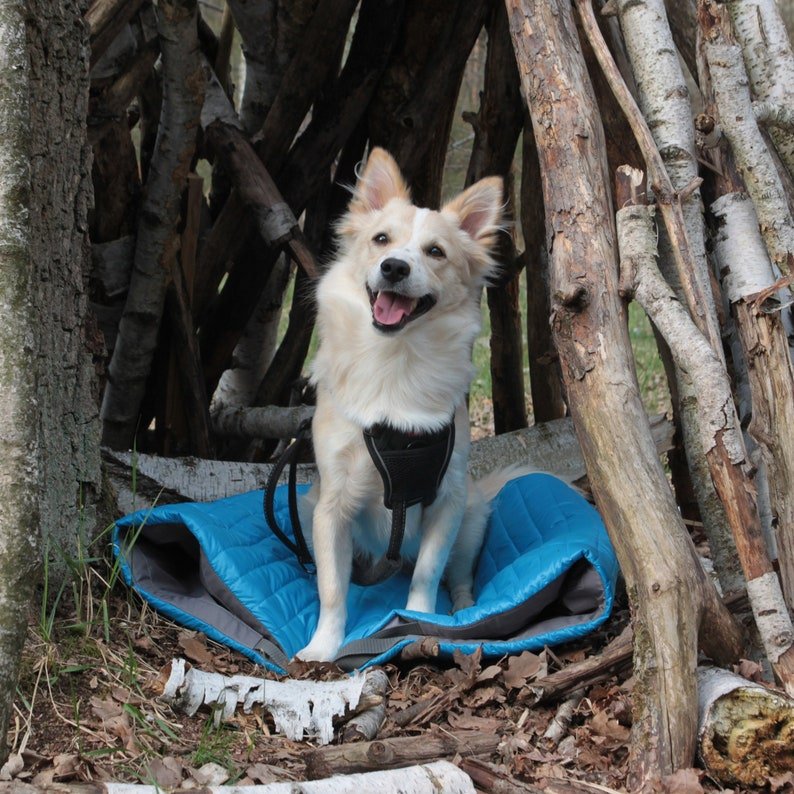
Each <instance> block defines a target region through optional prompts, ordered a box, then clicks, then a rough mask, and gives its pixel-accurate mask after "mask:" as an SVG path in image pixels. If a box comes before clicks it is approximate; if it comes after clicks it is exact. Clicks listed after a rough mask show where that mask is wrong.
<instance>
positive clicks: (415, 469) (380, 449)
mask: <svg viewBox="0 0 794 794" xmlns="http://www.w3.org/2000/svg"><path fill="white" fill-rule="evenodd" d="M308 424H309V423H308V422H304V423H303V425H301V428H300V430H299V431H298V435H297V436H296V437H295V441H293V443H292V444H290V446H289V447H287V449H286V450H285V451H284V452H283V454H282V455H281V457H280V458H279V459H278V461H277V462H276V464H275V465H274V466H273V469H272V470H271V472H270V476H269V477H268V481H267V487H266V488H265V519H266V520H267V523H268V525H269V526H270V528H271V529H272V530H273V532H274V534H275V535H276V536H277V537H278V538H279V540H281V542H282V543H284V545H286V546H287V547H288V548H289V549H291V550H292V551H293V552H294V553H295V555H296V556H297V557H298V562H300V564H301V566H302V567H303V569H304V570H308V568H307V565H310V564H313V563H312V557H311V554H310V553H309V549H308V547H307V545H306V539H305V538H304V536H303V529H302V528H301V524H300V518H299V516H298V509H297V495H296V489H295V482H296V477H295V473H296V470H297V461H298V457H299V456H300V453H301V452H302V450H303V445H304V444H305V442H306V435H307V433H308ZM364 443H365V444H366V447H367V451H368V452H369V454H370V457H371V458H372V462H373V463H374V464H375V468H377V470H378V473H379V474H380V476H381V480H382V481H383V504H384V506H385V507H386V508H387V509H389V510H391V511H392V525H391V535H390V537H389V546H388V549H387V550H386V554H385V555H384V556H383V557H381V558H380V559H379V560H377V561H376V562H375V563H374V564H373V565H371V566H368V567H366V568H364V567H363V566H361V565H360V564H357V562H356V561H355V560H354V562H353V574H352V581H353V582H354V583H355V584H359V585H372V584H378V583H379V582H383V581H385V580H386V579H388V578H389V577H390V576H392V575H394V574H395V573H396V572H397V571H399V570H400V568H401V567H402V557H401V556H400V548H401V546H402V542H403V537H404V535H405V516H406V513H407V510H408V508H409V507H412V506H413V505H417V504H420V503H421V504H423V505H424V506H428V505H430V504H432V503H433V501H434V500H435V498H436V494H437V492H438V488H439V486H440V485H441V480H442V479H443V478H444V474H446V471H447V467H448V466H449V461H450V458H451V457H452V450H453V449H454V447H455V423H454V418H453V419H452V420H450V422H449V423H448V424H447V425H445V426H444V427H443V428H441V430H438V431H436V432H434V433H405V432H403V431H401V430H396V429H394V428H393V427H390V426H388V425H384V424H380V425H375V427H373V428H370V429H369V430H365V431H364ZM287 463H289V466H290V470H289V486H288V492H287V496H288V502H289V512H290V521H291V522H292V530H293V533H294V535H295V542H294V543H293V542H292V541H291V540H290V539H289V538H288V537H287V536H286V534H285V533H284V532H283V531H282V529H281V528H280V527H279V526H278V522H277V521H276V516H275V511H274V506H273V504H274V498H275V491H276V484H277V483H278V479H279V477H280V476H281V472H282V471H283V470H284V466H285V465H287Z"/></svg>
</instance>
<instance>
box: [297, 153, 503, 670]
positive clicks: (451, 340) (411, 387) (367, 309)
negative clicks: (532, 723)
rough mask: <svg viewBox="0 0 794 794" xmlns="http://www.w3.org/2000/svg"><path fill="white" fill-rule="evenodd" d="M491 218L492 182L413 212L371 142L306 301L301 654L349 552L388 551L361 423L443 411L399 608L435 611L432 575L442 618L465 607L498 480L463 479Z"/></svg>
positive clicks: (430, 418)
mask: <svg viewBox="0 0 794 794" xmlns="http://www.w3.org/2000/svg"><path fill="white" fill-rule="evenodd" d="M502 211H503V183H502V179H501V178H500V177H488V178H486V179H483V180H481V181H479V182H477V183H476V184H474V185H473V186H471V187H469V188H468V189H467V190H465V191H464V192H463V193H461V194H460V195H459V196H457V197H456V198H454V199H453V200H452V201H450V202H449V203H447V204H446V205H444V207H442V209H441V210H440V211H434V210H430V209H426V208H420V207H417V206H415V205H414V204H413V203H412V202H411V197H410V193H409V189H408V187H407V185H406V182H405V180H404V178H403V176H402V174H401V173H400V169H399V168H398V166H397V163H396V162H395V161H394V159H393V158H392V157H391V155H389V154H388V153H387V152H386V151H385V150H383V149H380V148H374V149H373V150H372V151H371V153H370V155H369V158H368V159H367V162H366V165H365V166H364V168H363V171H362V172H361V174H360V176H359V179H358V181H357V183H356V185H355V187H354V189H353V195H352V199H351V201H350V204H349V207H348V210H347V212H346V214H345V215H344V216H343V217H342V218H341V221H340V223H339V225H338V228H337V236H338V246H339V248H338V252H337V256H336V258H335V260H334V261H333V262H332V263H331V264H330V266H329V267H328V269H327V270H326V271H325V273H324V274H323V276H322V277H321V279H320V280H319V284H318V286H317V293H316V298H317V327H318V332H319V347H318V350H317V354H316V358H315V360H314V363H313V366H312V372H311V380H312V382H313V384H314V386H315V388H316V394H317V407H316V411H315V414H314V418H313V422H312V435H313V439H314V447H315V456H316V461H317V469H318V474H319V479H318V480H317V481H316V482H315V483H314V484H313V486H312V488H311V490H310V492H309V494H307V496H306V497H304V499H303V501H302V503H301V505H300V513H301V519H302V523H303V525H304V526H305V527H308V526H309V525H311V533H310V538H311V547H312V549H313V554H314V559H315V563H316V567H317V585H318V591H319V598H320V615H319V620H318V624H317V628H316V631H315V633H314V635H313V636H312V639H311V641H310V642H309V644H308V645H307V646H306V647H305V648H304V649H303V650H301V651H299V652H298V654H297V657H298V658H300V659H303V660H306V661H310V660H314V661H328V660H332V659H333V658H334V657H335V655H336V654H337V652H338V650H339V648H340V646H341V644H342V641H343V638H344V636H345V623H346V619H347V612H346V600H347V594H348V588H349V584H350V579H351V570H352V561H353V557H354V553H355V554H356V555H359V556H365V557H367V556H368V557H369V558H371V559H373V560H374V559H378V558H379V557H380V556H381V555H382V554H383V553H384V551H385V549H386V547H387V544H388V543H389V537H390V530H391V520H392V516H391V511H390V510H387V509H386V507H384V504H383V497H384V491H383V483H382V481H381V477H380V475H379V474H378V471H377V469H376V467H375V464H374V463H373V460H372V459H371V457H370V454H369V453H368V451H367V448H366V446H365V442H364V436H363V433H364V431H365V430H367V429H368V428H372V427H373V426H378V425H383V424H387V425H388V426H389V427H392V428H395V429H396V430H399V431H403V432H408V433H431V432H434V431H438V430H439V429H441V428H443V427H445V426H447V425H448V424H449V423H450V420H451V419H452V418H453V417H454V429H455V434H454V439H455V440H454V447H453V448H452V452H451V457H450V458H449V464H448V467H447V469H446V472H445V474H444V476H443V479H442V480H441V482H440V485H439V487H438V489H437V492H436V495H435V499H434V501H432V503H431V504H429V505H428V506H423V505H422V504H417V505H415V506H413V507H410V508H409V509H408V511H407V517H406V522H405V536H404V539H403V544H402V549H401V556H402V558H403V559H404V560H410V561H413V562H414V565H413V574H412V578H411V585H410V590H409V595H408V601H407V604H405V607H406V609H408V610H413V611H416V612H433V611H435V603H436V596H437V593H438V587H439V584H440V581H441V578H442V574H443V575H444V576H445V579H446V584H447V587H448V589H449V591H450V594H451V597H452V601H453V610H458V609H462V608H464V607H467V606H470V605H471V604H472V603H473V596H472V587H473V577H474V566H475V563H476V560H477V557H478V555H479V552H480V550H481V546H482V542H483V536H484V532H485V526H486V523H487V519H488V513H489V507H488V501H489V499H490V498H491V497H492V496H493V495H495V492H498V489H499V487H501V485H502V484H503V483H504V482H505V481H506V479H510V476H508V475H504V474H499V475H497V476H496V478H494V479H493V481H492V482H491V483H490V484H489V483H482V484H479V485H478V484H475V483H473V482H472V481H471V480H470V478H469V477H468V474H467V460H468V454H469V446H470V433H469V418H468V410H467V404H466V396H467V392H468V389H469V385H470V383H471V379H472V376H473V365H472V361H471V352H472V346H473V344H474V341H475V339H476V337H477V335H478V333H479V331H480V303H479V300H480V294H481V291H482V287H483V285H484V284H485V283H486V282H487V280H488V279H489V278H490V277H492V276H493V275H494V274H495V272H496V267H497V266H496V263H495V261H494V259H493V256H492V249H493V246H494V243H495V241H496V236H497V234H498V233H499V231H500V229H501V228H502ZM395 606H397V605H395Z"/></svg>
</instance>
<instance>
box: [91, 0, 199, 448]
mask: <svg viewBox="0 0 794 794" xmlns="http://www.w3.org/2000/svg"><path fill="white" fill-rule="evenodd" d="M196 14H197V4H196V0H173V2H163V3H160V5H159V6H158V30H159V33H160V40H161V52H162V59H163V106H162V107H163V109H162V114H161V117H160V125H159V127H158V130H157V142H156V145H155V154H154V157H153V160H152V164H151V166H150V169H149V177H148V180H147V183H146V199H145V201H144V203H143V206H142V208H141V212H140V214H139V217H140V221H139V225H138V232H137V237H136V244H135V259H134V263H133V271H132V279H131V281H130V289H129V292H128V294H127V300H126V303H125V305H124V312H123V314H122V317H121V322H120V323H119V333H118V337H117V338H116V346H115V348H114V350H113V356H112V357H111V359H110V364H109V366H108V382H107V385H106V386H105V393H104V396H103V399H102V411H101V416H102V422H103V433H102V438H103V443H104V444H106V445H108V446H111V447H114V448H116V449H128V448H129V447H130V446H131V443H132V440H133V437H134V435H135V431H136V426H137V423H138V414H139V410H140V406H141V403H142V401H143V397H144V392H145V389H146V380H147V378H148V376H149V371H150V369H151V365H152V359H153V356H154V351H155V348H156V346H157V336H158V331H159V328H160V321H161V319H162V315H163V308H164V306H165V296H166V290H167V287H168V278H169V274H170V273H171V268H172V263H173V260H174V257H175V256H176V251H177V246H178V242H179V240H178V235H177V225H178V222H179V216H180V202H181V197H182V192H183V190H184V188H185V185H186V180H187V175H188V172H189V170H190V163H191V160H192V158H193V153H194V151H195V148H196V137H197V134H198V130H199V118H200V114H201V107H202V103H203V99H204V87H205V83H206V75H205V71H204V67H203V63H202V60H201V54H200V51H199V43H198V32H197V22H196V18H197V17H196Z"/></svg>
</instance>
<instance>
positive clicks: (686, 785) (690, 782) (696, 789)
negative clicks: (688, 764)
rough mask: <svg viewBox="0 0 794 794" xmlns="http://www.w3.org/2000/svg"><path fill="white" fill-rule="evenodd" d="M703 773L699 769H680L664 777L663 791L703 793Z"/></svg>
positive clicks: (690, 793)
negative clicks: (701, 778) (701, 781)
mask: <svg viewBox="0 0 794 794" xmlns="http://www.w3.org/2000/svg"><path fill="white" fill-rule="evenodd" d="M701 774H702V773H701V772H699V771H698V770H697V769H679V770H677V771H676V772H673V774H672V775H667V777H665V778H662V791H664V793H665V794H703V786H701V785H700V775H701Z"/></svg>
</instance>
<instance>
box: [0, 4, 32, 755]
mask: <svg viewBox="0 0 794 794" xmlns="http://www.w3.org/2000/svg"><path fill="white" fill-rule="evenodd" d="M26 13H27V11H26V5H25V3H24V2H6V3H3V4H2V5H0V140H2V142H3V144H2V146H0V314H2V317H3V322H2V324H0V393H1V394H2V395H3V399H2V401H0V732H2V733H1V734H0V735H2V739H1V740H0V762H4V761H5V759H6V757H7V754H8V748H7V747H6V744H5V735H6V728H7V727H8V721H9V717H10V715H11V709H12V704H13V701H14V696H15V693H16V685H17V676H18V673H19V660H20V654H21V652H22V646H23V644H24V641H25V634H26V628H27V614H28V609H29V607H30V602H31V600H32V597H33V590H34V587H35V585H36V580H37V573H38V568H39V560H40V555H41V547H40V536H39V515H38V505H37V488H38V482H39V479H38V478H39V469H38V465H37V454H38V437H39V429H38V410H37V400H36V367H37V361H36V334H35V316H36V313H35V310H34V307H33V279H32V277H31V274H32V268H31V223H30V198H31V192H30V188H31V177H30V165H29V163H30V157H31V154H32V152H31V145H30V143H31V138H30V112H29V108H28V101H29V90H30V85H29V83H30V62H29V59H28V48H27V42H26V40H25V17H26Z"/></svg>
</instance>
